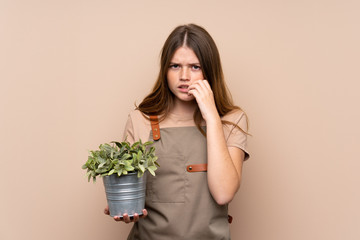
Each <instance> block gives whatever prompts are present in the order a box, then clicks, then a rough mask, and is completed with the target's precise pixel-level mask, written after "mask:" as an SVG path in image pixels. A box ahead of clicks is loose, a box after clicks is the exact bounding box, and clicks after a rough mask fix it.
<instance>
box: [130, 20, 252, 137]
mask: <svg viewBox="0 0 360 240" xmlns="http://www.w3.org/2000/svg"><path fill="white" fill-rule="evenodd" d="M182 46H186V47H188V48H190V49H192V50H193V51H194V53H195V55H196V56H197V58H198V59H199V61H200V66H201V69H202V73H203V76H204V78H205V79H206V80H207V81H208V82H209V84H210V86H211V89H212V91H213V94H214V100H215V104H216V109H217V111H218V113H219V115H220V117H222V116H224V115H226V114H227V113H229V112H230V111H232V110H235V109H239V110H241V109H240V108H239V107H238V106H235V105H234V104H233V101H232V98H231V95H230V93H229V91H228V89H227V87H226V84H225V80H224V74H223V70H222V67H221V61H220V54H219V51H218V49H217V47H216V44H215V42H214V40H213V39H212V37H211V36H210V34H209V33H208V32H207V31H206V30H205V29H204V28H202V27H200V26H198V25H195V24H188V25H181V26H178V27H176V28H175V29H174V30H173V31H172V32H171V33H170V35H169V37H168V38H167V39H166V41H165V44H164V46H163V48H162V51H161V58H160V71H159V75H158V78H157V81H156V83H155V85H154V87H153V89H152V91H151V93H150V94H149V95H147V96H146V97H145V98H144V100H143V101H142V102H141V103H140V104H139V106H138V107H137V109H138V110H140V111H141V112H142V113H143V114H145V115H148V116H150V115H161V117H160V121H162V120H163V119H165V118H166V116H167V114H168V113H169V111H170V109H171V108H172V106H173V98H174V95H173V93H172V92H171V91H170V89H169V86H168V81H167V71H168V69H169V65H170V61H171V59H172V57H173V55H174V53H175V51H176V50H177V49H178V48H179V47H182ZM245 116H246V115H245ZM202 120H203V119H202V116H201V113H200V109H199V108H197V109H196V111H195V113H194V122H195V124H196V126H197V128H198V129H199V130H200V131H201V132H202V133H203V134H204V135H205V132H204V130H203V129H202V128H201V122H202ZM222 122H223V124H232V125H235V124H234V123H231V122H228V121H222ZM236 126H237V125H236ZM237 127H238V128H239V129H240V130H241V131H243V130H242V129H241V128H240V127H239V126H237ZM243 132H244V131H243Z"/></svg>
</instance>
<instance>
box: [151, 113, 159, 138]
mask: <svg viewBox="0 0 360 240" xmlns="http://www.w3.org/2000/svg"><path fill="white" fill-rule="evenodd" d="M150 123H151V131H152V135H153V139H154V141H157V140H159V139H160V127H159V119H158V116H150Z"/></svg>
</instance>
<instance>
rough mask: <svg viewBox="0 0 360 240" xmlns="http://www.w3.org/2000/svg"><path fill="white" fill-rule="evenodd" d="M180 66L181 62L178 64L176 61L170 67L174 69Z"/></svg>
mask: <svg viewBox="0 0 360 240" xmlns="http://www.w3.org/2000/svg"><path fill="white" fill-rule="evenodd" d="M179 67H180V65H179V64H176V63H174V64H170V66H169V68H173V69H177V68H179Z"/></svg>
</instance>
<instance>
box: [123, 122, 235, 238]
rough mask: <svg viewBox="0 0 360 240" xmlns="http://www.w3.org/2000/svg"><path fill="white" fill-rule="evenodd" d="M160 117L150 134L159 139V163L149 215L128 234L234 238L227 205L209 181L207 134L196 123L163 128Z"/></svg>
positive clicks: (150, 185) (150, 183)
mask: <svg viewBox="0 0 360 240" xmlns="http://www.w3.org/2000/svg"><path fill="white" fill-rule="evenodd" d="M156 121H157V118H155V122H154V118H152V131H151V132H150V140H153V139H158V140H156V141H154V144H153V146H154V147H155V149H156V150H155V153H156V155H157V156H158V163H159V164H160V167H159V168H158V169H157V170H156V176H155V177H154V176H151V175H148V176H147V185H146V201H145V208H146V209H147V211H148V216H147V217H146V218H143V219H140V220H139V221H138V222H136V223H135V224H134V226H133V228H132V230H131V232H130V234H129V237H128V240H169V239H170V240H211V239H214V240H215V239H216V240H220V239H224V240H229V239H230V230H229V223H228V207H227V205H222V206H220V205H218V204H217V203H216V202H215V200H214V199H213V198H212V196H211V194H210V191H209V188H208V184H207V173H206V163H207V151H206V138H205V137H204V136H203V135H202V134H201V133H200V131H199V130H198V129H197V127H195V126H194V127H175V128H162V129H160V130H159V127H158V122H156ZM159 131H160V132H159ZM160 136H161V137H160ZM204 166H205V167H204ZM147 174H148V173H147Z"/></svg>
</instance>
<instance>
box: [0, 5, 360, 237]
mask: <svg viewBox="0 0 360 240" xmlns="http://www.w3.org/2000/svg"><path fill="white" fill-rule="evenodd" d="M359 7H360V3H359V1H356V0H353V1H351V0H345V1H344V0H303V1H299V0H297V1H295V0H294V1H285V0H274V1H266V0H252V1H245V0H240V1H235V0H234V1H221V2H220V1H215V0H206V1H205V0H204V1H165V0H163V1H120V0H118V1H115V0H114V1H107V0H105V1H104V0H91V1H90V0H82V1H81V0H71V1H70V0H67V1H63V0H62V1H60V0H56V1H45V0H32V1H26V0H0V80H1V84H0V131H1V134H0V141H1V142H0V148H1V151H0V153H1V160H0V161H1V166H0V169H1V174H0V177H1V180H0V184H1V198H0V201H1V204H0V239H2V240H13V239H16V240H17V239H19V240H20V239H37V240H43V239H44V240H45V239H54V240H57V239H88V240H90V239H94V240H95V239H125V236H126V235H127V232H128V231H129V227H130V226H128V225H125V224H121V223H116V222H114V221H113V220H112V219H111V218H109V217H107V216H105V215H104V214H103V213H102V211H103V207H104V206H105V203H106V200H105V195H104V192H103V186H102V183H101V182H98V183H97V184H95V185H94V184H91V183H88V182H87V180H86V179H85V178H84V173H85V172H84V171H83V170H81V165H82V164H83V163H84V162H85V161H86V159H87V150H88V149H93V148H96V147H97V146H98V145H99V144H100V143H102V142H107V141H111V140H121V139H120V136H121V134H122V131H123V127H124V123H125V121H126V118H127V114H128V112H129V111H130V110H131V109H132V108H133V104H134V102H135V101H136V102H138V103H139V101H140V100H141V99H142V98H143V97H144V95H145V94H146V93H147V92H148V91H149V89H150V88H151V86H152V84H153V82H154V80H155V77H156V75H157V71H158V57H159V52H160V48H161V46H162V44H163V43H164V41H165V38H166V37H167V35H168V34H169V33H170V31H171V30H172V29H173V28H174V27H175V26H177V25H178V24H184V23H189V22H195V23H197V24H200V25H202V26H204V27H205V28H206V29H207V30H208V31H209V32H210V33H211V34H212V36H213V37H214V39H215V40H216V42H217V44H218V47H219V49H220V52H221V56H222V61H223V65H224V70H225V76H226V79H227V82H228V85H229V87H230V89H231V91H232V94H233V97H234V99H235V101H236V103H237V104H239V105H240V106H241V107H243V108H244V110H245V111H246V112H247V113H248V115H249V117H250V126H251V128H250V131H251V133H252V134H253V137H251V138H250V141H249V144H250V150H251V152H252V157H251V159H250V160H249V161H248V162H246V164H245V168H244V177H243V183H242V187H241V190H240V191H239V193H238V194H237V196H236V198H235V199H234V201H233V202H232V203H231V206H230V208H231V214H232V215H233V216H234V222H233V224H232V225H231V228H232V237H233V239H246V240H265V239H266V240H279V239H281V240H282V239H284V240H285V239H286V240H287V239H291V240H303V239H314V240H315V239H316V240H317V239H327V240H335V239H337V240H343V239H346V240H355V239H356V240H357V239H360V230H359V225H360V210H359V202H360V193H359V183H360V180H359V179H360V178H359V174H358V172H359V169H360V161H359V157H358V155H359V151H358V150H359V137H360V126H359V122H360V113H359V106H358V104H359V102H360V97H359V93H358V91H359V87H360V84H359V80H360V78H359V75H360V74H359V63H360V61H359V56H360V47H359V42H360V33H359V22H360V15H359Z"/></svg>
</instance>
